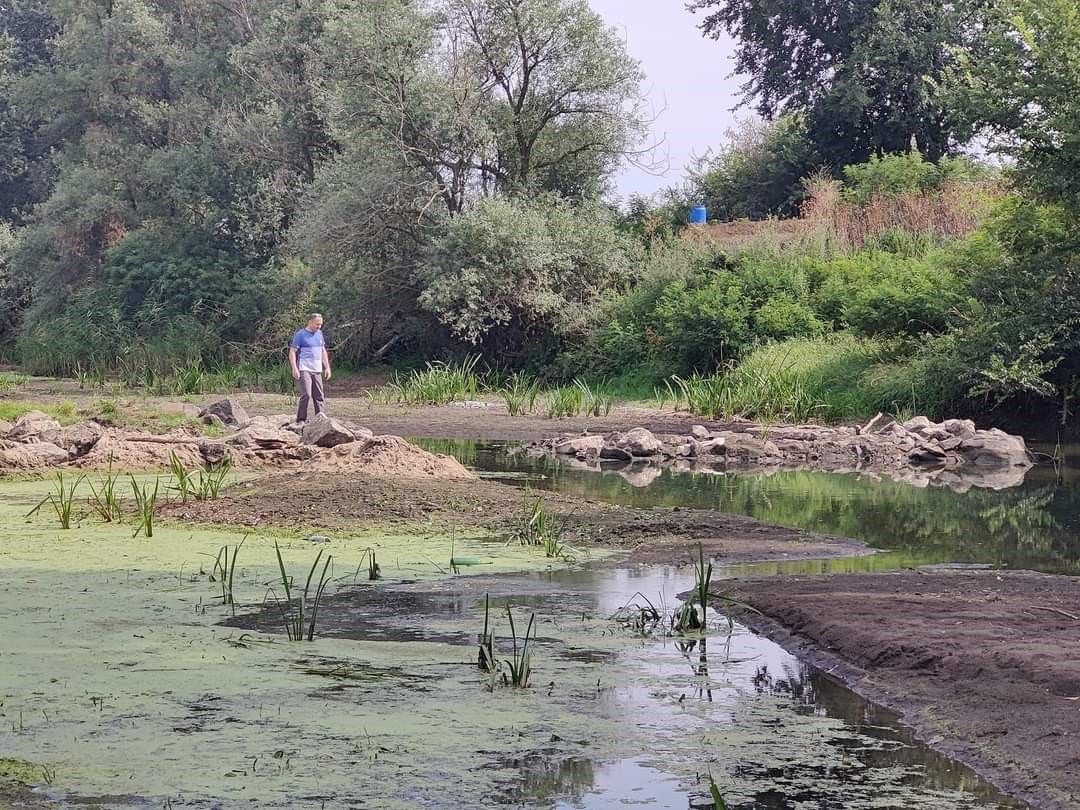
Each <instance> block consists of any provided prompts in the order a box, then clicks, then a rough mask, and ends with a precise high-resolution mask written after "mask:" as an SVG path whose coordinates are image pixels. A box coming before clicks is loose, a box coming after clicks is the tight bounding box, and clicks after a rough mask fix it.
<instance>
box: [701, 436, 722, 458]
mask: <svg viewBox="0 0 1080 810" xmlns="http://www.w3.org/2000/svg"><path fill="white" fill-rule="evenodd" d="M694 449H695V452H694V455H695V456H698V457H699V458H700V457H702V456H723V455H727V440H726V439H725V438H724V437H723V436H721V437H719V438H716V439H708V440H707V441H703V442H698V443H697V444H696V446H695V448H694Z"/></svg>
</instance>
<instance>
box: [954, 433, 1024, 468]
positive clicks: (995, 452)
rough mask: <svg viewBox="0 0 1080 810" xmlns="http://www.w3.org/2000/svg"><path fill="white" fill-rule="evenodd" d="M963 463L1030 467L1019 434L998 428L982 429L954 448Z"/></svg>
mask: <svg viewBox="0 0 1080 810" xmlns="http://www.w3.org/2000/svg"><path fill="white" fill-rule="evenodd" d="M954 452H955V453H956V454H957V455H959V456H960V457H961V458H962V459H963V460H964V462H965V463H967V464H974V465H975V466H977V467H1030V466H1031V457H1030V456H1029V455H1028V451H1027V445H1026V444H1024V440H1023V439H1022V438H1020V437H1019V436H1010V435H1009V434H1007V433H1004V432H1002V431H1000V430H988V431H982V432H980V433H979V434H978V435H976V436H973V437H971V438H970V439H964V440H963V441H962V442H961V443H960V444H959V445H958V446H957V447H956V449H955V450H954Z"/></svg>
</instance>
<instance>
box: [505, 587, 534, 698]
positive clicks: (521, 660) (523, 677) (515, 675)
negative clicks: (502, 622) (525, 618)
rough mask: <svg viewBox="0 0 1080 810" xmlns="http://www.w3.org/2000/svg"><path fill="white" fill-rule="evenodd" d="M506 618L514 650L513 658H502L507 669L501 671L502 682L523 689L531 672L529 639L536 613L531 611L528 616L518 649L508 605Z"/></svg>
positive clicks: (512, 616)
mask: <svg viewBox="0 0 1080 810" xmlns="http://www.w3.org/2000/svg"><path fill="white" fill-rule="evenodd" d="M506 618H507V620H508V621H509V622H510V637H511V639H512V640H513V644H514V651H513V658H507V659H504V660H505V662H506V667H507V670H508V671H507V672H503V683H504V684H506V685H507V686H515V687H518V688H519V689H525V688H527V687H528V685H529V676H530V675H531V674H532V654H531V653H530V652H529V641H530V639H531V638H535V635H534V632H533V631H534V627H535V625H536V614H535V613H533V614H532V615H531V616H529V624H528V626H527V627H526V628H525V636H524V637H523V639H522V644H521V647H520V649H519V647H518V636H517V630H516V629H515V627H514V613H513V611H512V610H511V609H510V605H507V606H506Z"/></svg>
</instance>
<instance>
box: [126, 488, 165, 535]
mask: <svg viewBox="0 0 1080 810" xmlns="http://www.w3.org/2000/svg"><path fill="white" fill-rule="evenodd" d="M129 477H130V478H131V491H132V494H133V495H134V496H135V518H136V520H137V521H138V523H137V524H136V526H135V532H134V533H133V534H132V535H131V536H132V537H138V536H139V532H142V533H143V534H144V535H145V536H146V537H153V536H154V512H155V510H156V509H157V499H158V491H159V488H160V486H161V481H160V479H157V478H155V479H154V488H153V489H150V483H149V482H147V483H145V484H142V485H140V484H139V482H138V481H137V480H136V478H135V476H134V475H132V476H129Z"/></svg>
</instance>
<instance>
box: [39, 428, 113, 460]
mask: <svg viewBox="0 0 1080 810" xmlns="http://www.w3.org/2000/svg"><path fill="white" fill-rule="evenodd" d="M104 435H105V430H104V428H102V427H101V425H99V424H98V423H97V422H83V423H82V424H79V425H71V426H70V427H65V428H57V429H56V430H47V431H45V432H43V433H41V434H40V435H39V438H40V439H41V441H43V442H49V443H51V444H54V445H56V446H57V447H60V448H62V449H63V450H64V451H65V452H67V453H68V454H69V455H71V456H74V457H75V458H80V457H82V456H85V455H86V454H87V453H89V452H90V451H91V450H93V449H94V445H96V444H97V443H98V442H99V441H100V440H101V437H102V436H104Z"/></svg>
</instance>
